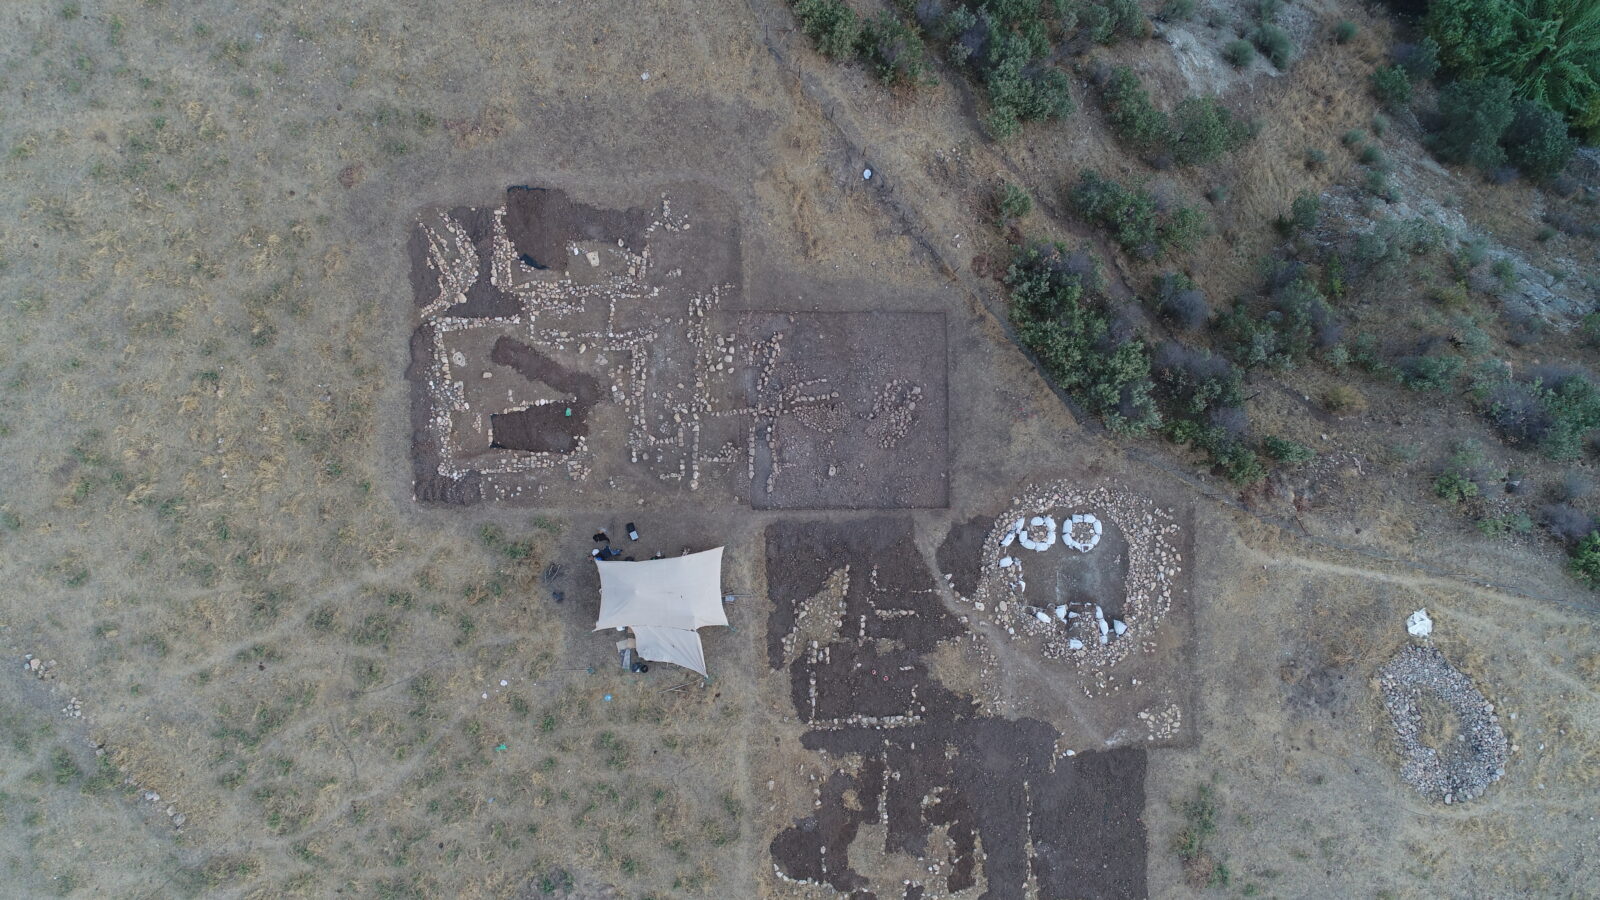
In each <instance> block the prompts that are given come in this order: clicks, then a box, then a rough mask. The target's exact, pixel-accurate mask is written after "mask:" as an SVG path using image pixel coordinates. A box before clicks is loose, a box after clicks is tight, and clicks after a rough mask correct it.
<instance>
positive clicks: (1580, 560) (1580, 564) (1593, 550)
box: [1567, 531, 1600, 589]
mask: <svg viewBox="0 0 1600 900" xmlns="http://www.w3.org/2000/svg"><path fill="white" fill-rule="evenodd" d="M1567 570H1568V571H1570V572H1571V573H1572V576H1573V577H1574V578H1576V579H1578V580H1579V581H1581V582H1583V583H1584V584H1585V585H1588V586H1589V587H1591V588H1596V589H1600V531H1596V532H1590V533H1589V536H1588V537H1585V538H1584V539H1583V540H1582V541H1579V542H1578V546H1576V547H1574V548H1573V550H1572V558H1571V559H1569V560H1567Z"/></svg>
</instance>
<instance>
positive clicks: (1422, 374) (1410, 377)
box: [1399, 354, 1461, 391]
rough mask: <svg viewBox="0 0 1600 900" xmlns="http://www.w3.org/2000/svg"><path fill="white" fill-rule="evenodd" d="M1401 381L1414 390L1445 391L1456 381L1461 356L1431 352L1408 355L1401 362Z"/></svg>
mask: <svg viewBox="0 0 1600 900" xmlns="http://www.w3.org/2000/svg"><path fill="white" fill-rule="evenodd" d="M1399 368H1400V383H1401V384H1403V385H1405V386H1406V387H1408V388H1411V389H1412V390H1414V391H1443V390H1447V389H1449V388H1450V386H1451V385H1452V384H1454V383H1455V377H1456V375H1457V374H1459V373H1460V372H1461V357H1459V356H1450V355H1445V354H1429V355H1423V356H1413V357H1408V358H1407V359H1404V360H1402V361H1401V362H1400V366H1399Z"/></svg>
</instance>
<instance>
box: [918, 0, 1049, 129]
mask: <svg viewBox="0 0 1600 900" xmlns="http://www.w3.org/2000/svg"><path fill="white" fill-rule="evenodd" d="M915 10H916V14H917V18H918V20H919V21H921V22H923V23H924V27H925V28H926V29H927V30H928V33H929V34H930V35H932V36H933V37H934V39H935V40H937V41H940V42H943V44H944V47H945V52H946V53H947V55H948V56H949V58H950V61H951V62H953V63H955V64H956V65H958V66H961V67H963V68H964V69H966V71H967V72H968V73H969V74H970V75H971V76H972V77H973V78H974V79H975V80H976V81H977V82H979V83H980V84H981V85H982V86H983V88H984V91H985V94H986V95H987V98H988V101H989V112H988V113H987V115H986V116H985V117H984V122H985V125H986V126H987V127H988V129H989V131H990V133H991V134H993V135H994V136H995V137H997V138H1001V139H1005V138H1008V137H1010V136H1012V135H1014V134H1016V133H1017V131H1018V130H1020V129H1021V127H1022V124H1023V123H1025V122H1030V121H1048V120H1050V119H1061V118H1066V117H1067V116H1070V115H1071V114H1072V112H1073V103H1072V94H1071V91H1070V90H1069V88H1068V79H1067V76H1066V73H1064V72H1062V71H1061V70H1060V69H1058V68H1056V67H1055V66H1054V65H1053V64H1052V63H1051V56H1052V53H1053V51H1054V45H1053V44H1052V42H1051V40H1050V36H1049V29H1048V28H1047V27H1046V23H1047V22H1048V21H1049V17H1047V16H1045V14H1044V12H1043V9H1042V7H1041V6H1040V4H1038V3H1016V2H975V3H959V4H957V5H955V6H952V7H950V8H949V9H948V10H945V11H941V9H940V7H939V6H938V5H936V4H927V3H924V4H919V5H917V6H916V7H915ZM1074 11H1075V7H1065V6H1062V17H1061V19H1060V23H1061V24H1062V26H1063V27H1065V28H1070V27H1071V22H1070V21H1069V20H1070V19H1071V14H1072V13H1073V12H1074Z"/></svg>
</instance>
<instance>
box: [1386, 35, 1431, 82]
mask: <svg viewBox="0 0 1600 900" xmlns="http://www.w3.org/2000/svg"><path fill="white" fill-rule="evenodd" d="M1394 61H1395V62H1396V63H1397V64H1398V65H1399V66H1400V67H1401V68H1403V69H1405V72H1406V74H1407V75H1410V76H1411V80H1412V81H1432V80H1433V76H1434V75H1437V74H1438V72H1439V42H1438V41H1436V40H1434V39H1433V38H1431V37H1425V38H1423V39H1422V40H1421V41H1418V42H1417V43H1415V44H1401V45H1399V46H1398V47H1396V48H1395V51H1394Z"/></svg>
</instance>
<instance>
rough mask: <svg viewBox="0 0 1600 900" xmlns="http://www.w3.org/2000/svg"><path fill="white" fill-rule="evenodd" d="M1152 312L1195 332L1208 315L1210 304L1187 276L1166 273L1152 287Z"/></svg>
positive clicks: (1209, 313)
mask: <svg viewBox="0 0 1600 900" xmlns="http://www.w3.org/2000/svg"><path fill="white" fill-rule="evenodd" d="M1152 294H1153V295H1154V296H1153V301H1152V305H1154V306H1155V309H1156V313H1157V314H1159V315H1160V316H1161V317H1162V318H1164V319H1166V320H1167V321H1169V322H1171V323H1172V324H1173V325H1175V326H1177V327H1178V328H1180V329H1182V330H1184V331H1198V330H1199V329H1200V327H1201V326H1202V325H1205V324H1206V320H1207V319H1208V318H1210V317H1211V304H1209V303H1207V302H1206V295H1205V292H1204V291H1202V290H1200V289H1199V288H1197V287H1195V286H1194V282H1193V281H1191V280H1189V276H1187V275H1184V274H1182V273H1180V272H1168V273H1166V274H1165V275H1162V276H1160V277H1159V278H1157V279H1156V280H1155V284H1154V285H1153V286H1152Z"/></svg>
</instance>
